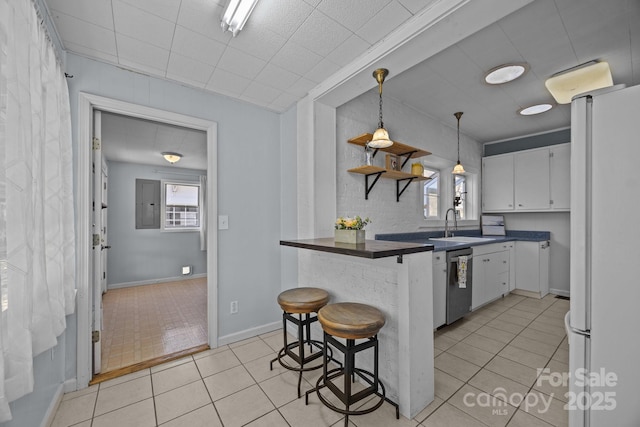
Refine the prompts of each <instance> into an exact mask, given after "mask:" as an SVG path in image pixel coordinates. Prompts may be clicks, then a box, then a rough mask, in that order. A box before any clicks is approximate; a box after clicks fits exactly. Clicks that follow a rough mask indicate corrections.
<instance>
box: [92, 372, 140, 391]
mask: <svg viewBox="0 0 640 427" xmlns="http://www.w3.org/2000/svg"><path fill="white" fill-rule="evenodd" d="M149 375H151V371H150V370H149V369H143V370H141V371H137V372H132V373H130V374H127V375H123V376H121V377H117V378H114V379H112V380H108V381H104V382H101V383H100V390H104V389H105V388H109V387H113V386H114V385H118V384H122V383H126V382H128V381H131V380H136V379H138V378H143V377H148V376H149Z"/></svg>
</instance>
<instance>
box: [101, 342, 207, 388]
mask: <svg viewBox="0 0 640 427" xmlns="http://www.w3.org/2000/svg"><path fill="white" fill-rule="evenodd" d="M206 350H209V344H203V345H199V346H197V347H191V348H188V349H186V350H180V351H177V352H175V353H171V354H165V355H164V356H159V357H156V358H153V359H150V360H145V361H142V362H139V363H136V364H134V365H130V366H125V367H123V368H118V369H114V370H113V371H109V372H104V373H102V374H98V375H95V376H94V377H93V378H92V379H91V381H89V385H94V384H99V383H101V382H104V381H107V380H111V379H114V378H118V377H121V376H123V375H127V374H131V373H133V372H138V371H142V370H143V369H148V368H151V367H153V366H157V365H161V364H163V363H166V362H171V361H172V360H177V359H181V358H183V357H185V356H190V355H192V354H196V353H200V352H202V351H206Z"/></svg>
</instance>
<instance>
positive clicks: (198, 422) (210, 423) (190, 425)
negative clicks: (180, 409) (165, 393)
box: [162, 403, 222, 427]
mask: <svg viewBox="0 0 640 427" xmlns="http://www.w3.org/2000/svg"><path fill="white" fill-rule="evenodd" d="M162 427H222V423H221V422H220V419H219V418H218V413H217V412H216V410H215V408H214V407H213V403H211V404H209V405H207V406H203V407H202V408H198V409H196V410H194V411H191V412H188V413H186V414H184V415H182V416H180V417H178V418H175V419H173V420H171V421H169V422H167V423H165V424H162Z"/></svg>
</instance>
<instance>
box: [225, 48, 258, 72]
mask: <svg viewBox="0 0 640 427" xmlns="http://www.w3.org/2000/svg"><path fill="white" fill-rule="evenodd" d="M266 64H267V63H266V62H265V61H263V60H262V59H260V58H256V57H255V56H251V55H249V54H247V53H244V52H243V51H241V50H238V49H234V48H232V47H227V50H225V52H224V53H223V54H222V57H221V58H220V61H219V62H218V67H219V68H221V69H223V70H226V71H229V72H234V73H236V74H238V75H239V76H242V77H244V78H247V79H253V78H255V77H256V76H257V75H258V73H260V71H261V70H262V69H263V68H264V66H265V65H266Z"/></svg>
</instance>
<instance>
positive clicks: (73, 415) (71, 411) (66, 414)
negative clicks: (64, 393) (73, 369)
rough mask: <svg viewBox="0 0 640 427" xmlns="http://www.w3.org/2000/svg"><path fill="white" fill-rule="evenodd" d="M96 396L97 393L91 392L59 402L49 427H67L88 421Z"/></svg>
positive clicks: (91, 414)
mask: <svg viewBox="0 0 640 427" xmlns="http://www.w3.org/2000/svg"><path fill="white" fill-rule="evenodd" d="M97 396H98V393H97V392H92V393H89V394H84V395H81V396H78V397H75V398H73V399H67V400H63V401H62V402H60V406H59V407H58V411H57V412H56V415H55V417H54V419H53V423H52V424H51V427H67V426H70V425H73V424H77V423H79V422H81V421H86V420H90V419H91V417H92V416H93V409H94V407H95V403H96V398H97Z"/></svg>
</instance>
